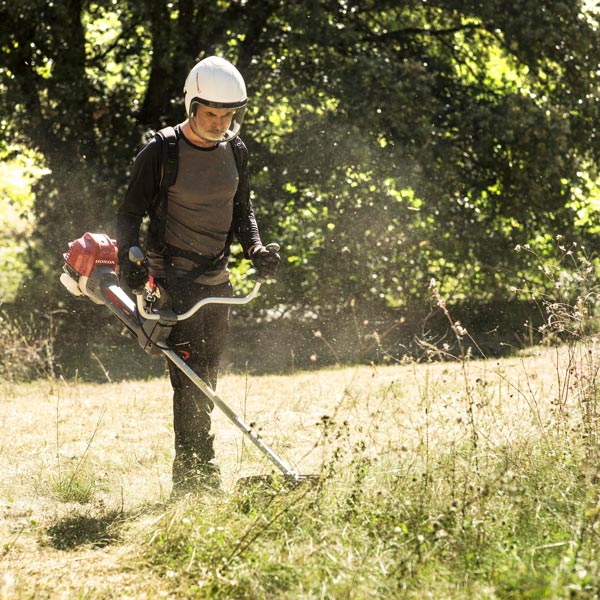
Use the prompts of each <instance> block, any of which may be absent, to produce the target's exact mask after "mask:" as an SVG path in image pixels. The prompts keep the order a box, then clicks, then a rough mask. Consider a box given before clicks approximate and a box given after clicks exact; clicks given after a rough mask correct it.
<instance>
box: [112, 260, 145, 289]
mask: <svg viewBox="0 0 600 600" xmlns="http://www.w3.org/2000/svg"><path fill="white" fill-rule="evenodd" d="M132 258H134V260H132ZM119 269H120V271H121V273H120V275H121V280H122V281H124V282H125V283H126V285H127V287H128V288H129V289H130V290H131V291H132V292H134V293H141V291H142V290H143V289H144V285H145V284H146V281H148V275H149V271H148V261H147V260H146V258H145V257H144V256H143V254H142V255H141V257H137V256H135V257H132V255H131V250H130V251H129V253H128V255H126V256H124V257H123V258H122V260H121V262H120V264H119Z"/></svg>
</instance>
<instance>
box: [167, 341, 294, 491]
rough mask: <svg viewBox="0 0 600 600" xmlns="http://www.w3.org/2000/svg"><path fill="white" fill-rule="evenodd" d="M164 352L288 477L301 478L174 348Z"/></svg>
mask: <svg viewBox="0 0 600 600" xmlns="http://www.w3.org/2000/svg"><path fill="white" fill-rule="evenodd" d="M162 352H163V354H164V355H165V356H166V357H167V358H168V359H169V360H170V361H171V362H172V363H173V364H174V365H175V366H176V367H177V368H178V369H180V370H181V371H182V372H183V373H185V374H186V375H187V376H188V378H189V379H190V380H191V381H192V383H194V385H195V386H196V387H197V388H198V389H199V390H200V391H201V392H203V393H204V394H206V396H208V397H209V398H210V399H211V400H212V401H213V402H214V403H215V405H216V406H217V407H218V408H219V409H220V410H221V411H222V412H223V413H224V414H225V416H226V417H227V418H228V419H229V420H230V421H231V422H232V423H233V424H234V425H235V426H236V427H237V428H238V429H239V430H240V431H242V432H243V433H244V434H245V435H246V436H247V437H248V438H250V440H251V441H252V443H253V444H254V445H255V446H256V447H257V448H258V449H259V450H260V451H261V452H262V453H263V454H264V455H265V456H266V457H267V458H268V459H269V460H270V461H271V462H272V463H273V464H274V465H275V466H276V467H277V468H278V469H279V470H280V471H281V472H282V473H283V475H285V476H286V477H287V478H290V479H295V480H297V479H298V478H299V475H298V473H296V472H295V471H293V470H292V469H291V468H290V466H289V465H288V464H287V463H286V462H285V461H284V460H283V459H282V458H281V457H279V456H278V455H277V454H276V453H275V452H274V451H273V450H272V449H271V448H269V446H267V444H265V443H264V442H263V441H262V440H261V439H260V437H259V436H258V434H257V433H256V431H254V430H253V429H252V428H251V427H249V426H248V425H246V423H244V421H242V419H241V418H240V417H239V416H238V415H237V414H236V413H235V412H233V410H231V408H229V406H228V405H227V404H226V403H225V402H224V401H223V400H221V398H219V396H217V395H216V394H215V392H214V391H213V389H212V388H211V387H210V386H209V385H208V384H207V383H206V382H205V381H204V380H203V379H201V378H200V377H199V376H198V375H197V374H196V373H195V371H193V370H192V369H190V367H188V366H187V364H186V363H185V362H184V361H183V359H181V358H180V357H179V356H178V355H177V354H176V353H175V352H174V351H173V350H167V349H163V350H162Z"/></svg>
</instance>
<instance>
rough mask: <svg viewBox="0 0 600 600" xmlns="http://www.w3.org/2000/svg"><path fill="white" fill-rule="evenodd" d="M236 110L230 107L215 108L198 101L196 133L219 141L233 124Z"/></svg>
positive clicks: (195, 123)
mask: <svg viewBox="0 0 600 600" xmlns="http://www.w3.org/2000/svg"><path fill="white" fill-rule="evenodd" d="M234 114H235V110H233V109H230V108H213V107H212V106H206V105H204V104H200V103H198V105H197V109H196V114H195V116H194V126H195V127H194V128H195V130H196V131H195V133H196V134H198V135H200V136H201V137H203V138H205V139H207V140H211V141H215V142H218V141H220V140H221V139H222V138H223V135H224V134H225V132H226V131H227V130H228V129H229V127H230V126H231V120H232V119H233V115H234Z"/></svg>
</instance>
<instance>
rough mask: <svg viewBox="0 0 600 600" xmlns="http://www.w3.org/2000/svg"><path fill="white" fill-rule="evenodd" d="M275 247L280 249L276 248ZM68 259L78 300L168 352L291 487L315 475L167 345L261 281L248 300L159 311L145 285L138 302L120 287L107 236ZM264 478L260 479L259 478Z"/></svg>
mask: <svg viewBox="0 0 600 600" xmlns="http://www.w3.org/2000/svg"><path fill="white" fill-rule="evenodd" d="M272 248H273V249H274V250H278V249H279V247H278V246H277V245H276V244H274V245H273V246H272ZM63 257H64V261H65V262H64V265H63V273H62V274H61V276H60V281H61V283H62V284H63V285H64V286H65V287H66V288H67V290H68V291H69V292H70V293H71V294H73V295H74V296H86V297H88V298H89V299H90V300H92V301H93V302H95V303H96V304H103V305H104V306H106V307H107V308H108V309H109V310H110V311H111V312H112V313H113V314H114V315H115V316H116V317H117V318H118V319H119V320H120V321H121V322H122V323H123V324H124V325H125V327H127V329H128V330H129V331H130V332H131V333H132V334H133V335H134V336H135V337H136V338H137V341H138V343H139V345H140V346H141V347H142V348H143V349H144V350H145V351H146V352H147V353H149V354H157V353H158V354H161V353H162V354H164V355H165V356H166V357H167V359H169V360H170V361H171V362H172V363H173V364H174V365H175V366H176V367H177V368H178V369H180V370H181V371H182V372H183V373H185V375H187V377H188V378H189V379H190V380H191V381H192V383H194V385H195V386H196V387H197V388H198V389H200V390H201V391H202V392H203V393H204V394H206V396H208V398H210V399H211V400H212V401H213V402H214V403H215V405H216V406H217V407H218V408H219V409H220V410H221V411H222V412H223V413H224V414H225V416H226V417H227V418H228V419H229V420H230V421H231V422H232V423H233V424H234V425H235V426H236V427H237V428H238V429H239V430H240V431H242V433H243V434H244V435H245V436H246V437H248V438H249V439H250V440H251V441H252V443H253V444H254V445H255V446H256V447H257V448H258V449H259V451H260V452H261V453H262V454H264V455H265V456H266V457H267V458H268V459H269V460H270V461H271V462H272V463H273V465H275V467H277V469H278V470H279V471H280V472H281V474H282V475H283V478H284V480H285V482H286V483H299V482H301V481H304V480H306V479H308V478H311V479H312V478H314V477H315V476H309V475H300V474H299V473H297V472H296V471H295V470H293V469H292V468H291V467H290V466H289V465H288V464H287V463H286V462H285V461H284V460H283V459H282V458H281V457H279V456H278V455H277V454H276V453H275V451H274V450H272V449H271V448H270V447H269V446H267V444H265V442H263V440H262V439H261V438H260V437H259V435H258V434H257V433H256V431H254V429H252V428H251V427H250V426H248V425H246V423H244V421H243V420H242V419H241V418H240V417H239V416H238V415H237V414H236V413H235V412H234V411H233V410H232V409H231V408H230V407H229V406H228V405H227V404H226V403H225V402H224V401H223V400H222V399H221V398H219V396H217V394H216V393H215V392H214V390H213V389H212V388H211V386H210V385H208V384H207V383H206V382H205V381H204V380H203V379H201V378H200V377H199V376H198V375H197V374H196V373H195V372H194V371H193V370H192V369H191V368H190V367H189V366H188V365H187V364H186V363H185V362H184V360H183V359H182V358H181V357H180V356H179V355H178V354H177V353H176V352H175V351H174V350H172V349H171V348H170V347H169V345H168V337H169V334H170V333H171V330H172V328H173V327H174V326H175V325H176V324H177V323H178V322H179V321H183V320H184V319H188V318H190V317H191V316H192V315H194V314H196V312H198V311H199V310H200V309H201V308H202V307H203V306H206V305H207V304H215V303H218V304H231V305H240V304H247V303H248V302H250V301H251V300H253V299H254V298H255V297H256V295H257V294H258V291H259V289H260V287H261V283H262V281H261V280H260V279H257V280H256V281H255V283H254V287H253V289H252V290H251V291H250V293H249V294H248V295H246V296H243V297H234V298H220V297H209V298H203V299H202V300H200V301H199V302H197V303H196V304H195V305H194V306H192V307H191V308H190V309H189V310H188V311H186V312H184V313H182V314H176V313H175V312H173V311H172V310H162V309H156V308H154V300H155V298H154V292H153V290H152V289H151V287H150V286H146V288H145V291H144V293H141V294H135V297H136V301H135V302H134V300H133V299H132V298H131V297H130V296H129V295H128V294H127V293H126V292H125V291H124V290H123V289H122V288H121V287H120V285H119V278H118V276H117V274H116V265H117V245H116V242H115V240H113V239H111V238H110V237H109V236H108V235H106V234H104V233H89V232H88V233H86V234H84V235H83V236H82V237H81V238H79V239H77V240H75V241H73V242H70V243H69V249H68V251H67V252H66V253H65V254H64V255H63ZM143 258H144V255H143V253H142V251H141V250H140V249H139V248H137V247H134V248H131V249H130V251H129V259H130V260H132V261H133V262H137V261H139V260H142V259H143ZM259 478H260V476H257V477H256V479H259ZM249 479H253V478H249Z"/></svg>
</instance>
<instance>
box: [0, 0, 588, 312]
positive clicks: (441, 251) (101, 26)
mask: <svg viewBox="0 0 600 600" xmlns="http://www.w3.org/2000/svg"><path fill="white" fill-rule="evenodd" d="M0 17H1V19H2V27H1V28H0V49H1V50H2V53H3V56H4V58H5V60H4V63H3V66H2V67H1V68H0V91H1V92H2V94H0V128H1V130H2V132H3V134H4V137H5V138H6V139H8V140H14V141H15V143H17V142H18V143H19V144H22V145H24V146H26V147H28V148H32V149H36V150H37V151H38V152H40V154H41V155H42V156H43V160H44V164H45V165H46V166H47V168H48V172H47V173H46V174H45V175H44V176H43V177H41V178H40V179H39V180H38V182H37V183H36V184H35V186H34V188H33V192H34V195H35V205H34V215H35V229H34V236H33V238H31V239H30V243H29V247H28V252H27V265H28V269H29V271H30V272H31V275H32V277H31V281H30V282H29V284H28V286H27V288H26V289H25V290H24V291H23V295H24V296H29V297H34V298H36V299H39V298H42V297H44V295H45V294H49V295H50V297H51V298H52V303H59V304H61V303H62V304H64V305H65V306H66V305H67V304H68V303H66V302H65V301H64V295H62V294H60V295H59V294H57V293H55V292H56V289H57V286H58V283H57V280H58V278H57V272H58V269H59V268H60V262H61V253H62V252H63V251H64V250H65V248H66V244H67V242H68V241H71V240H72V239H75V238H77V237H79V236H80V235H81V234H82V233H83V232H85V231H106V232H107V233H109V234H111V233H113V232H114V226H113V220H114V212H115V206H116V203H117V202H118V199H119V198H120V197H121V196H122V194H123V191H124V187H125V185H126V182H127V172H128V168H129V165H130V164H131V161H132V159H133V156H134V155H135V152H136V151H137V149H138V148H139V147H140V146H141V144H142V142H143V140H144V139H146V137H147V136H148V134H149V133H150V132H151V131H152V130H154V129H157V128H159V127H160V126H162V125H164V124H165V123H167V122H168V123H174V122H177V121H180V120H181V119H182V118H183V111H182V99H181V85H182V82H183V80H184V77H185V75H186V73H187V71H188V70H189V68H190V67H191V66H192V65H193V63H194V62H195V61H196V60H197V59H198V58H199V57H200V56H203V55H206V54H207V53H222V54H226V55H227V56H228V57H229V58H231V59H232V60H233V61H234V62H236V63H237V64H238V66H239V68H240V70H241V71H242V73H243V74H244V76H245V78H246V81H247V83H248V90H249V97H250V105H249V112H248V116H247V120H246V124H245V128H244V135H243V137H244V139H245V141H246V142H247V144H248V146H249V148H250V150H251V156H252V161H251V165H252V171H253V181H254V188H255V206H256V210H257V213H258V216H259V220H260V222H261V225H262V230H263V232H265V237H268V238H270V239H273V238H276V239H277V240H278V241H280V242H281V243H282V247H283V254H284V259H285V263H284V264H285V267H284V268H283V269H282V270H281V273H280V283H279V285H278V286H277V288H276V290H275V292H274V294H273V295H274V298H273V303H274V304H278V305H285V306H287V307H290V308H294V309H298V310H297V314H299V315H300V314H303V313H306V310H307V308H309V307H310V308H311V310H313V311H314V310H316V311H317V312H318V314H319V315H321V316H322V317H323V319H324V320H325V321H327V320H328V319H330V318H333V317H332V315H339V314H340V313H341V312H347V311H348V308H349V305H350V303H351V302H352V301H356V302H359V303H361V304H363V305H369V306H371V307H372V308H373V310H374V311H383V310H385V309H387V308H389V307H407V306H409V305H410V304H411V303H413V304H423V303H424V302H426V301H427V298H428V293H429V292H428V282H429V280H430V279H431V277H435V278H436V280H437V281H438V284H439V286H440V289H441V291H442V292H443V293H444V295H448V296H451V297H452V299H453V300H466V299H472V298H476V299H477V301H488V300H490V301H491V300H497V299H498V298H502V297H506V296H507V295H510V294H511V293H512V292H511V290H513V289H520V288H521V287H522V286H521V281H522V279H523V277H527V276H531V271H532V269H534V268H535V267H534V266H533V265H532V261H531V260H530V259H531V257H530V256H528V255H527V254H526V253H522V254H520V255H518V256H515V254H514V253H513V252H512V249H513V248H514V247H515V246H516V245H517V244H521V245H525V244H528V243H529V244H531V243H534V242H535V240H539V239H542V238H546V239H552V238H553V237H554V236H555V235H556V234H557V233H561V234H564V235H566V236H569V237H573V238H577V239H580V240H581V243H582V244H584V245H586V247H588V248H589V249H590V251H591V252H594V251H595V250H596V244H597V242H596V238H597V235H596V233H597V231H596V229H597V227H596V225H595V221H596V220H597V217H598V214H597V202H596V201H595V200H593V198H592V196H594V197H596V196H597V192H596V191H595V185H596V183H595V182H596V180H597V164H598V159H599V158H600V154H599V146H598V144H597V142H596V139H597V137H598V136H597V123H598V122H600V120H599V118H598V117H599V116H600V115H599V113H598V93H597V66H598V64H599V63H600V43H599V42H600V40H599V39H598V38H599V35H600V29H599V28H598V11H597V9H595V8H594V5H593V4H590V3H583V2H572V1H567V0H564V1H560V2H548V1H545V0H536V1H535V2H516V3H512V4H511V5H510V6H507V5H506V2H501V1H499V0H493V1H489V2H488V1H485V2H484V1H482V0H472V1H469V2H455V1H453V0H436V1H433V2H426V3H425V2H419V1H416V0H405V1H403V2H372V1H366V2H364V1H361V2H356V1H351V2H337V1H331V2H330V1H327V2H317V1H316V0H310V1H308V2H303V3H293V2H292V3H279V2H272V1H267V2H262V3H260V6H256V5H255V3H240V2H229V1H223V2H214V1H210V2H209V1H208V0H194V1H191V2H189V1H186V2H184V1H183V0H182V1H180V2H174V3H171V2H169V3H167V2H163V1H160V2H157V1H154V0H152V1H150V0H144V1H143V2H130V1H128V0H117V1H114V2H111V3H109V4H107V3H102V2H90V3H81V4H79V5H77V6H76V7H74V6H73V5H72V3H69V2H66V1H65V0H57V1H55V2H52V3H47V2H42V1H41V0H36V1H33V2H29V3H27V5H26V6H21V5H19V4H18V3H17V4H15V3H8V2H4V3H3V4H2V5H1V6H0ZM324 40H325V43H324ZM11 252H12V253H13V254H11ZM14 252H16V250H14V249H13V250H10V251H8V255H9V260H11V261H13V262H12V263H11V264H15V263H14V261H16V260H17V258H16V257H15V255H14ZM243 270H244V269H242V271H241V272H243ZM14 281H15V280H14V279H13V280H11V283H10V284H9V286H12V287H11V289H14V287H15V283H14Z"/></svg>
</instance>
